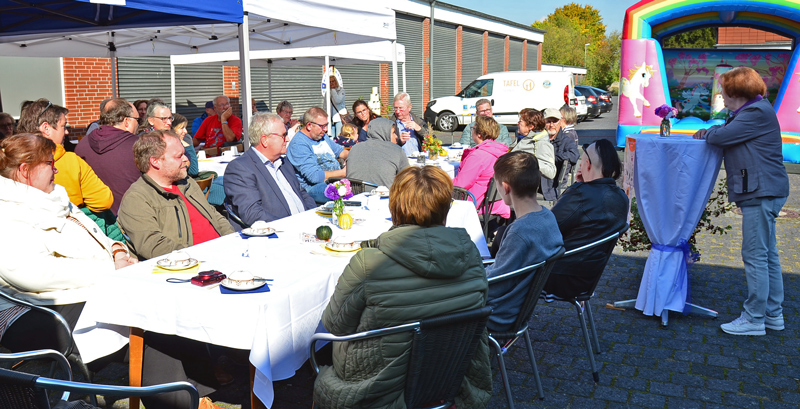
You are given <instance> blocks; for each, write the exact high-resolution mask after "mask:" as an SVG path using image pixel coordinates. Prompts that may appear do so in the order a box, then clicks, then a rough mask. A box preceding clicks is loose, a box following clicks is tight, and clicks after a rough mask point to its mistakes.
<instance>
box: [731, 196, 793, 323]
mask: <svg viewBox="0 0 800 409" xmlns="http://www.w3.org/2000/svg"><path fill="white" fill-rule="evenodd" d="M785 203H786V198H785V197H763V198H759V199H758V200H755V201H752V202H749V203H748V205H749V206H742V207H740V208H741V210H742V261H743V262H744V274H745V277H746V278H747V300H745V301H744V304H743V307H744V313H745V318H747V319H748V320H750V322H753V323H757V324H760V323H763V322H764V315H767V316H770V317H777V316H779V315H781V314H782V313H783V307H782V306H781V304H782V303H783V276H782V275H781V260H780V256H779V255H778V244H777V240H776V238H775V218H776V217H778V212H780V210H781V208H782V207H783V205H784V204H785Z"/></svg>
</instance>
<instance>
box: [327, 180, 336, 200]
mask: <svg viewBox="0 0 800 409" xmlns="http://www.w3.org/2000/svg"><path fill="white" fill-rule="evenodd" d="M325 197H327V198H328V199H331V200H337V199H339V191H338V190H337V189H336V185H335V184H334V183H331V184H329V185H328V187H326V188H325Z"/></svg>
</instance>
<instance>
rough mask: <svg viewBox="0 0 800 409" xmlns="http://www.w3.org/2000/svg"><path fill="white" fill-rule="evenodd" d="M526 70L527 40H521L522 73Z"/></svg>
mask: <svg viewBox="0 0 800 409" xmlns="http://www.w3.org/2000/svg"><path fill="white" fill-rule="evenodd" d="M527 70H528V40H522V71H527Z"/></svg>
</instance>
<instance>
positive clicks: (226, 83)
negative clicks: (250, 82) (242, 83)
mask: <svg viewBox="0 0 800 409" xmlns="http://www.w3.org/2000/svg"><path fill="white" fill-rule="evenodd" d="M222 90H223V91H222V92H223V93H224V94H225V95H226V96H227V97H228V98H230V99H231V106H232V107H233V114H234V115H236V116H238V117H239V118H241V117H242V108H241V105H240V104H239V67H238V66H236V65H223V66H222Z"/></svg>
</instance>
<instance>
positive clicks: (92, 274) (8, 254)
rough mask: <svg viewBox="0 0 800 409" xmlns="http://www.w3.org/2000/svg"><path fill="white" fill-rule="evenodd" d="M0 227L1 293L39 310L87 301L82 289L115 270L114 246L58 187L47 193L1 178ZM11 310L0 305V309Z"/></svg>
mask: <svg viewBox="0 0 800 409" xmlns="http://www.w3.org/2000/svg"><path fill="white" fill-rule="evenodd" d="M76 220H77V221H78V222H80V223H81V224H82V225H83V226H85V227H86V229H88V231H89V233H87V230H85V229H84V228H83V227H81V226H80V225H79V224H78V223H76V222H75V221H76ZM0 226H2V234H0V290H2V291H4V292H5V293H7V294H11V295H13V296H15V297H17V298H20V299H24V300H26V301H29V302H32V303H34V304H40V305H61V304H72V303H76V302H82V301H86V293H85V287H87V286H91V285H92V284H94V283H96V282H97V281H98V280H100V279H101V277H102V276H103V275H104V274H107V273H111V272H113V271H114V269H115V266H114V261H113V258H112V253H111V246H112V245H113V244H114V241H112V240H111V239H109V238H108V237H106V236H105V234H103V233H102V232H101V231H100V229H99V228H98V227H97V225H96V224H95V223H94V222H93V221H92V220H91V219H89V218H88V217H86V216H85V215H84V214H83V212H81V211H80V209H78V208H77V207H76V206H75V205H73V204H72V203H70V202H69V196H68V195H67V192H66V190H64V188H63V187H61V186H59V185H56V187H55V190H54V191H53V192H52V193H45V192H43V191H41V190H39V189H36V188H34V187H30V186H27V185H24V184H21V183H17V182H15V181H13V180H11V179H7V178H4V177H1V176H0ZM82 287H83V288H82ZM9 307H11V304H9V303H8V302H6V301H4V300H0V310H3V309H6V308H9Z"/></svg>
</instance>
